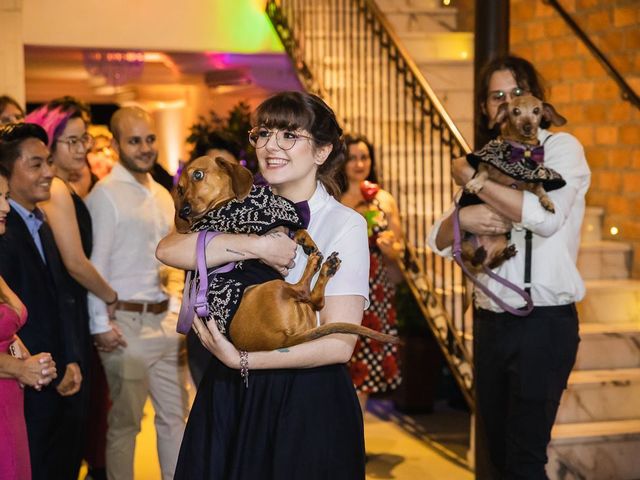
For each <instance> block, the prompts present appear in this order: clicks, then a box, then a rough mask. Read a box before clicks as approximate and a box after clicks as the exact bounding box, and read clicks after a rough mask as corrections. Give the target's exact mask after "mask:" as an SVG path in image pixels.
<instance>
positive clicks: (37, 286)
mask: <svg viewBox="0 0 640 480" xmlns="http://www.w3.org/2000/svg"><path fill="white" fill-rule="evenodd" d="M46 145H47V134H46V133H45V131H44V130H43V129H42V128H41V127H40V126H38V125H34V124H28V123H26V124H9V125H7V126H4V127H2V129H0V164H2V165H3V166H4V167H5V168H6V169H7V170H8V171H9V172H10V173H11V178H10V180H9V190H10V195H11V199H10V204H11V211H10V212H9V215H8V217H7V231H6V233H5V235H3V236H2V237H0V275H2V277H3V278H4V279H5V281H6V282H7V284H8V285H9V287H10V288H11V289H12V290H13V291H14V292H15V293H16V294H17V295H18V297H19V298H20V299H21V300H22V302H23V303H24V304H25V305H26V307H27V310H28V318H27V323H26V324H25V326H24V327H23V328H22V329H21V330H20V332H19V335H20V338H21V339H22V341H23V342H24V344H25V345H26V347H27V348H28V349H29V350H30V351H31V352H43V351H46V352H51V355H52V356H53V358H54V360H55V361H56V364H57V366H58V378H57V380H56V381H54V382H52V383H51V384H50V385H49V386H48V387H44V388H43V389H42V390H41V391H39V392H38V391H36V390H33V389H27V390H26V391H25V419H26V423H27V433H28V436H29V450H30V454H31V466H32V473H33V479H36V480H40V479H54V478H55V479H60V480H66V479H69V480H76V479H77V476H78V468H79V465H78V464H77V463H78V462H77V460H76V458H78V451H79V449H81V448H82V439H81V438H80V436H81V431H82V429H81V421H80V417H79V416H78V414H77V411H78V406H77V402H78V400H77V399H78V397H79V396H78V395H76V393H77V392H78V391H79V390H80V387H81V384H82V375H81V372H80V367H79V365H78V359H79V356H78V345H77V341H76V326H75V322H76V321H77V319H76V318H75V316H74V314H73V312H74V308H73V307H74V305H73V302H74V299H73V296H72V295H71V293H70V290H69V286H68V273H67V272H66V270H65V268H64V265H63V264H62V261H61V259H60V254H59V252H58V249H57V247H56V244H55V242H54V239H53V234H52V232H51V229H50V228H49V225H48V224H47V223H46V221H45V220H44V218H43V215H42V212H41V211H40V210H39V209H38V208H37V203H38V202H42V201H45V200H47V199H48V198H49V196H50V192H49V190H50V188H51V180H52V178H53V175H54V166H53V164H52V162H51V158H50V155H49V149H48V148H47V146H46Z"/></svg>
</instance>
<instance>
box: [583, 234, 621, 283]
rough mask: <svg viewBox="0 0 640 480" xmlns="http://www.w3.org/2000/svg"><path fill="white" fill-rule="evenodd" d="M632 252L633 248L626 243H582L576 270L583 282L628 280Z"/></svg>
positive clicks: (605, 241)
mask: <svg viewBox="0 0 640 480" xmlns="http://www.w3.org/2000/svg"><path fill="white" fill-rule="evenodd" d="M632 252H633V247H632V246H631V245H630V244H628V243H622V242H616V241H612V240H599V241H595V242H583V243H581V244H580V251H579V252H578V270H579V271H580V274H581V275H582V278H584V279H585V280H592V279H593V280H595V279H619V278H629V277H630V276H631V254H632Z"/></svg>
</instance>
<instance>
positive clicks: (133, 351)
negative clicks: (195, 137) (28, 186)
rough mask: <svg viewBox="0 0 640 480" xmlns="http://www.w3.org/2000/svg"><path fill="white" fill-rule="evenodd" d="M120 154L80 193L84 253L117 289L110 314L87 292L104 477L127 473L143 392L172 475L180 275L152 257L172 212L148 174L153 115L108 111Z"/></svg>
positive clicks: (180, 386) (165, 471) (177, 419)
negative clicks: (102, 399) (104, 424)
mask: <svg viewBox="0 0 640 480" xmlns="http://www.w3.org/2000/svg"><path fill="white" fill-rule="evenodd" d="M111 132H112V133H113V147H114V149H115V150H116V152H117V153H118V157H119V161H118V163H116V164H115V166H114V167H113V169H112V170H111V173H110V174H109V175H107V176H106V177H105V178H103V179H102V180H100V181H99V182H98V183H97V184H96V186H95V187H94V189H93V190H92V191H91V193H90V194H89V196H88V197H87V206H88V208H89V212H90V213H91V217H92V220H93V234H94V237H93V238H94V244H93V252H92V254H91V261H92V262H93V264H94V265H95V266H96V268H97V269H98V271H99V272H100V273H101V274H102V275H103V276H104V278H105V279H106V280H107V281H108V282H110V284H111V285H113V287H114V288H115V289H116V290H117V291H118V295H119V297H120V298H119V300H118V302H117V304H116V310H115V313H114V314H110V312H109V311H108V309H107V305H106V304H105V302H104V301H103V300H101V299H100V298H98V297H97V296H95V295H93V294H89V314H90V328H91V333H92V334H93V337H94V339H95V341H96V343H97V344H98V345H99V346H100V357H101V359H102V363H103V365H104V369H105V372H106V376H107V381H108V384H109V391H110V393H111V401H112V406H111V410H110V411H109V416H108V426H109V428H108V432H107V477H108V478H109V479H112V480H132V479H133V459H134V451H135V442H136V435H137V433H138V432H139V431H140V422H141V420H142V414H143V407H144V404H145V401H146V399H147V397H148V396H149V394H150V395H151V401H152V403H153V407H154V410H155V413H156V416H155V428H156V434H157V445H158V456H159V458H160V467H161V470H162V478H163V479H165V480H167V479H171V478H173V474H174V468H175V464H176V460H177V456H178V451H179V448H180V440H181V439H182V434H183V431H184V424H185V418H186V415H187V401H188V399H187V392H186V388H185V387H186V378H185V374H186V371H185V369H184V368H183V366H182V365H181V363H180V355H181V348H182V346H183V342H182V339H181V336H180V335H179V334H178V333H177V332H176V323H177V311H178V309H179V303H178V302H179V301H178V298H177V295H179V292H181V290H182V285H183V282H184V275H183V274H182V272H179V271H178V270H175V269H169V268H167V267H163V265H162V264H161V263H160V262H159V261H158V260H156V258H155V256H154V252H155V248H156V246H157V244H158V242H159V241H160V239H161V238H162V237H163V236H164V235H166V234H167V233H168V232H169V231H170V229H171V227H172V225H173V218H174V207H173V201H172V199H171V195H170V194H169V193H168V192H167V191H166V190H165V189H164V188H163V187H162V186H160V185H159V184H158V183H156V182H155V181H154V180H153V179H152V178H151V175H150V171H151V169H152V167H153V165H154V163H155V162H156V158H157V147H156V133H155V128H154V124H153V122H152V119H151V117H150V115H149V114H148V113H147V112H145V111H144V110H142V109H140V108H137V107H127V108H121V109H119V110H118V111H116V112H115V113H114V115H113V117H112V118H111Z"/></svg>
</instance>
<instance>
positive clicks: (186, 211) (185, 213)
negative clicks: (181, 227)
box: [178, 203, 191, 220]
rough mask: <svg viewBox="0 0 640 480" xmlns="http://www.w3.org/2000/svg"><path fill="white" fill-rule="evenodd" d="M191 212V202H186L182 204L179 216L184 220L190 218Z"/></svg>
mask: <svg viewBox="0 0 640 480" xmlns="http://www.w3.org/2000/svg"><path fill="white" fill-rule="evenodd" d="M190 214H191V204H189V203H185V204H184V205H182V208H181V209H180V211H179V212H178V215H179V217H180V218H182V219H183V220H188V219H189V215H190Z"/></svg>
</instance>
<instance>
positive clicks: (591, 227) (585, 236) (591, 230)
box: [580, 207, 604, 243]
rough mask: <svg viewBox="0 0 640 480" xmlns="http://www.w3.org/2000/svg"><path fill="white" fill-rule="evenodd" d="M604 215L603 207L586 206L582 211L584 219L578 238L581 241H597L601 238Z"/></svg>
mask: <svg viewBox="0 0 640 480" xmlns="http://www.w3.org/2000/svg"><path fill="white" fill-rule="evenodd" d="M603 216H604V208H602V207H587V208H585V211H584V220H583V221H582V232H581V235H580V238H581V240H582V241H583V242H585V243H588V242H597V241H599V240H602V217H603Z"/></svg>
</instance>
